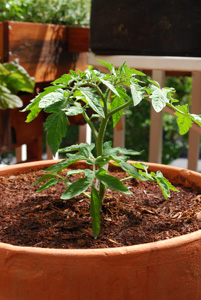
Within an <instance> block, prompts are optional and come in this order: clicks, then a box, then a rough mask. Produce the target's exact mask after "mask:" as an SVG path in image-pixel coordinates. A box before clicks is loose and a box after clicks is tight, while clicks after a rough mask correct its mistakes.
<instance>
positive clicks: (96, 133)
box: [83, 111, 98, 140]
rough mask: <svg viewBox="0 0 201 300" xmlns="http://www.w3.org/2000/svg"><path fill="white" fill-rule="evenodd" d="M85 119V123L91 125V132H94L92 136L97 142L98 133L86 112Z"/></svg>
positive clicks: (84, 113)
mask: <svg viewBox="0 0 201 300" xmlns="http://www.w3.org/2000/svg"><path fill="white" fill-rule="evenodd" d="M83 117H84V119H85V121H86V122H87V123H88V124H89V127H90V128H91V131H92V134H93V136H94V138H95V140H97V138H98V132H97V130H96V128H95V127H94V125H93V123H92V122H91V120H90V118H89V117H88V115H87V114H86V112H85V111H84V112H83Z"/></svg>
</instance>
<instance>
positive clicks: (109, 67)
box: [98, 59, 114, 72]
mask: <svg viewBox="0 0 201 300" xmlns="http://www.w3.org/2000/svg"><path fill="white" fill-rule="evenodd" d="M98 61H99V63H101V64H102V65H103V66H104V67H106V68H107V69H108V70H109V71H110V72H111V71H112V69H113V67H114V66H113V64H110V63H109V62H105V61H103V60H101V59H98Z"/></svg>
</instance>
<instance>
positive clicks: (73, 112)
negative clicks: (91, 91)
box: [64, 106, 84, 116]
mask: <svg viewBox="0 0 201 300" xmlns="http://www.w3.org/2000/svg"><path fill="white" fill-rule="evenodd" d="M64 111H65V114H66V115H67V116H77V115H79V114H82V113H83V112H84V108H83V107H76V106H71V107H70V108H68V109H64Z"/></svg>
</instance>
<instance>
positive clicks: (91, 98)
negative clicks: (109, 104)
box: [80, 87, 105, 118]
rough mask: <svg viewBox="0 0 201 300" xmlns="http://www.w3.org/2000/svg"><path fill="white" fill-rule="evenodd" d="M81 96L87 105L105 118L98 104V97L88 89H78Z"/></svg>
mask: <svg viewBox="0 0 201 300" xmlns="http://www.w3.org/2000/svg"><path fill="white" fill-rule="evenodd" d="M80 91H81V93H82V95H83V96H84V97H85V99H86V101H87V103H88V105H89V106H90V107H91V108H92V109H93V110H94V111H95V112H96V113H97V114H98V115H99V116H101V117H102V118H105V114H104V111H103V108H102V106H101V104H100V102H99V97H98V95H96V94H95V92H94V90H93V89H91V88H88V87H82V88H80Z"/></svg>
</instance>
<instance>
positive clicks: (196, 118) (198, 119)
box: [191, 114, 201, 127]
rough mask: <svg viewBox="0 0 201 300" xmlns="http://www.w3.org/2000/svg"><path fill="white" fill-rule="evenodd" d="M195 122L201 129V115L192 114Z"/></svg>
mask: <svg viewBox="0 0 201 300" xmlns="http://www.w3.org/2000/svg"><path fill="white" fill-rule="evenodd" d="M191 117H192V119H193V121H194V122H195V123H196V124H198V125H199V126H200V127H201V115H195V114H191Z"/></svg>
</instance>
